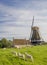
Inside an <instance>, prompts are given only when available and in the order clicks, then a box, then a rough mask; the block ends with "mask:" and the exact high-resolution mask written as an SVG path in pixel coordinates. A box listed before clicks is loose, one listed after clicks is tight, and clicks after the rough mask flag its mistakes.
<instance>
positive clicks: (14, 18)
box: [0, 3, 47, 40]
mask: <svg viewBox="0 0 47 65" xmlns="http://www.w3.org/2000/svg"><path fill="white" fill-rule="evenodd" d="M35 4H36V3H35ZM0 10H1V11H2V12H3V13H4V16H5V17H2V18H1V19H0V21H4V22H5V21H6V22H5V23H2V24H0V25H1V26H0V27H1V29H0V31H2V30H3V31H7V33H6V34H5V33H3V34H1V35H0V37H3V36H5V37H9V36H10V37H13V36H14V37H16V38H19V37H20V36H21V37H22V36H23V37H24V38H25V37H26V38H29V35H30V26H31V23H32V18H33V15H34V16H35V22H34V25H37V26H39V27H40V32H41V33H42V34H41V35H42V37H43V38H44V37H45V40H47V39H46V37H47V34H45V33H47V31H46V30H47V29H46V28H47V22H46V21H47V15H46V16H45V14H47V9H42V10H34V9H31V10H26V9H24V10H23V9H16V8H12V7H8V6H5V5H2V4H0ZM10 21H11V22H10ZM9 24H10V26H9ZM14 24H16V25H25V26H27V27H19V26H18V27H17V26H12V25H14ZM28 25H29V26H28ZM44 30H45V31H44ZM11 34H13V35H11Z"/></svg>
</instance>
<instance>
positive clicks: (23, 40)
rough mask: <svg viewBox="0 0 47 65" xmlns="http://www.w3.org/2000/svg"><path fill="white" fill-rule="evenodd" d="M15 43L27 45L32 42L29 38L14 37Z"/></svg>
mask: <svg viewBox="0 0 47 65" xmlns="http://www.w3.org/2000/svg"><path fill="white" fill-rule="evenodd" d="M13 44H14V45H27V44H30V42H29V40H26V39H13Z"/></svg>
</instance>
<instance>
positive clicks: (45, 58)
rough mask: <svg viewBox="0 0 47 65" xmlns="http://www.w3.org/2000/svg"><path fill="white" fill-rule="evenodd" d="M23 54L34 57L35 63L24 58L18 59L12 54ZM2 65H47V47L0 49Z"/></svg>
mask: <svg viewBox="0 0 47 65" xmlns="http://www.w3.org/2000/svg"><path fill="white" fill-rule="evenodd" d="M12 51H16V52H21V53H23V54H24V53H25V52H27V53H28V54H30V55H32V56H33V59H34V62H32V61H31V60H29V59H27V60H23V59H22V58H19V57H16V56H15V55H13V54H12V53H11V52H12ZM0 65H47V45H41V46H40V45H38V46H33V47H25V48H21V49H16V48H6V49H2V48H0Z"/></svg>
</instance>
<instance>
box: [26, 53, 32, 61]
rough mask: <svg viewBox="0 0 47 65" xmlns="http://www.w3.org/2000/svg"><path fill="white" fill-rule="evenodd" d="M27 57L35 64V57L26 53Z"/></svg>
mask: <svg viewBox="0 0 47 65" xmlns="http://www.w3.org/2000/svg"><path fill="white" fill-rule="evenodd" d="M25 55H26V58H30V59H31V60H32V62H33V56H32V55H29V54H28V53H25Z"/></svg>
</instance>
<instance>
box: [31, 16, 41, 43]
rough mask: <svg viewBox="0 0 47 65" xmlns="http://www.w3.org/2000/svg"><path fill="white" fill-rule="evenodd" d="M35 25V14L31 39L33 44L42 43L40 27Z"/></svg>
mask: <svg viewBox="0 0 47 65" xmlns="http://www.w3.org/2000/svg"><path fill="white" fill-rule="evenodd" d="M33 25H34V16H33V20H32V25H31V34H30V40H31V43H32V44H40V43H41V42H42V39H41V36H40V34H39V27H37V26H33Z"/></svg>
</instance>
